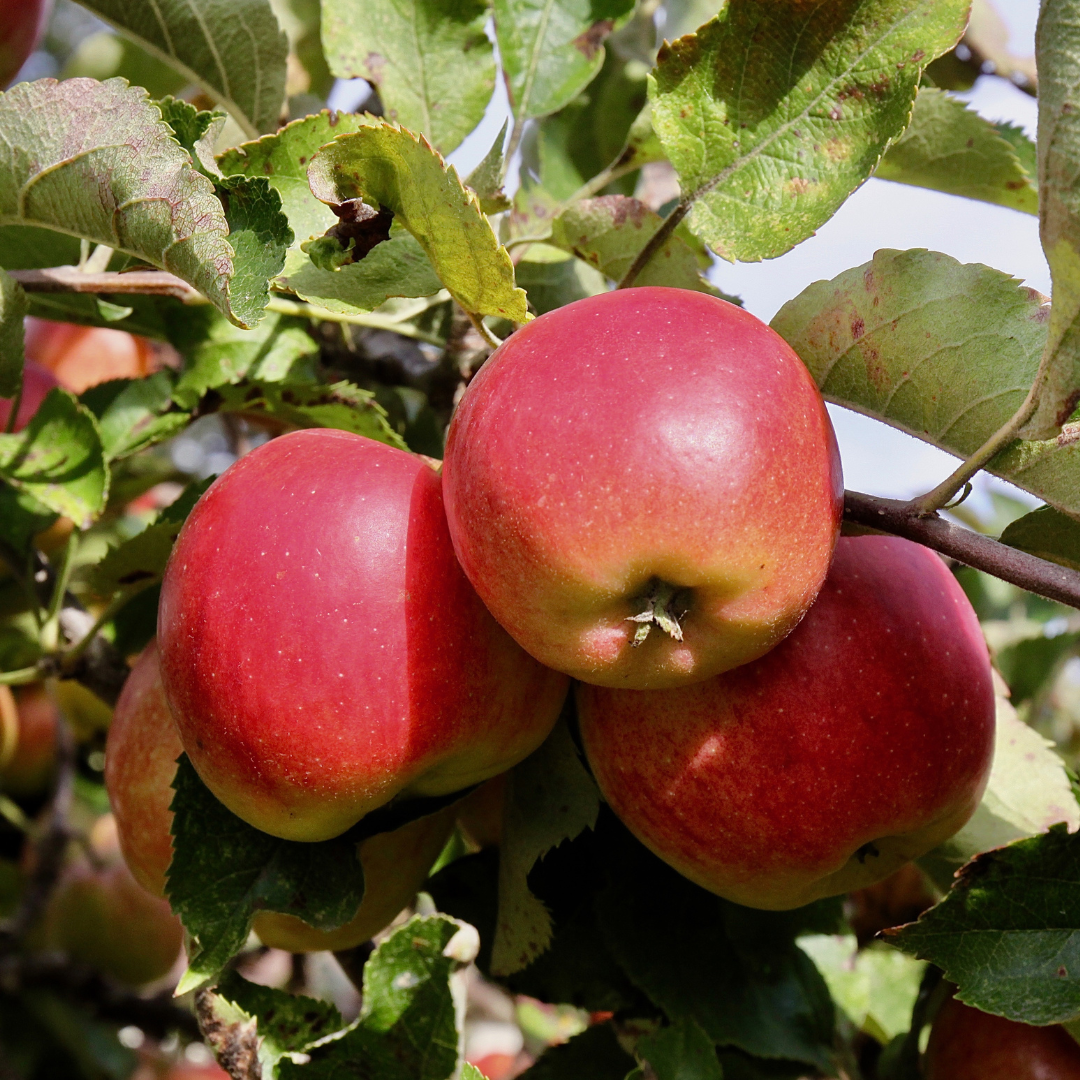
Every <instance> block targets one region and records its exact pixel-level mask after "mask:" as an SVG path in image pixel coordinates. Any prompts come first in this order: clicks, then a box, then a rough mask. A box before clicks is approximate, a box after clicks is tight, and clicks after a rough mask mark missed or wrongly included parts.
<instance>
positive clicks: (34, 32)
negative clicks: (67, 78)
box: [0, 0, 52, 90]
mask: <svg viewBox="0 0 1080 1080" xmlns="http://www.w3.org/2000/svg"><path fill="white" fill-rule="evenodd" d="M51 13H52V0H0V29H2V31H3V32H2V33H0V90H3V89H4V87H6V86H7V85H8V84H9V83H10V82H11V80H12V79H14V78H15V76H16V75H18V74H19V69H20V68H21V67H22V66H23V64H25V63H26V61H27V58H28V57H29V56H30V54H31V53H32V52H33V51H34V49H36V48H37V45H38V42H39V41H41V39H42V37H43V36H44V34H45V27H46V26H47V25H48V23H49V15H50V14H51Z"/></svg>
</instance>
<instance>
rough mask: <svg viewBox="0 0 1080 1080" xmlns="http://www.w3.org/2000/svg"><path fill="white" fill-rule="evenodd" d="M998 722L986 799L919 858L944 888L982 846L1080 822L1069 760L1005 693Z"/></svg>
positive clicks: (1002, 697) (999, 843)
mask: <svg viewBox="0 0 1080 1080" xmlns="http://www.w3.org/2000/svg"><path fill="white" fill-rule="evenodd" d="M996 725H997V729H996V733H995V739H994V761H993V765H992V766H991V769H990V779H989V781H988V782H987V785H986V792H985V794H984V795H983V797H982V801H981V802H980V803H979V805H978V807H977V808H976V810H975V813H974V814H973V815H972V817H971V820H970V821H968V823H967V824H966V825H965V826H964V827H963V828H962V829H961V830H960V831H959V832H958V833H956V835H955V836H952V837H950V839H948V840H946V841H945V843H944V844H942V845H940V846H939V847H937V848H935V849H934V850H933V851H931V852H929V853H928V854H927V855H924V856H923V857H922V858H921V859H920V860H919V865H920V866H921V867H922V868H923V869H924V870H926V872H927V873H928V874H930V876H931V877H932V878H933V879H934V881H935V882H936V883H937V885H938V886H939V887H940V888H941V889H942V890H945V889H948V888H949V886H950V884H951V883H952V877H953V874H954V873H955V872H956V871H957V870H958V869H959V868H960V867H961V866H963V864H964V863H966V862H967V861H968V860H969V859H971V858H973V857H974V856H975V855H978V854H979V853H980V852H982V851H987V850H989V849H990V848H996V847H1000V846H1001V845H1002V844H1008V843H1011V842H1012V841H1013V840H1019V839H1021V838H1023V837H1027V836H1034V835H1035V834H1036V833H1041V832H1045V831H1046V830H1047V829H1049V828H1050V827H1051V826H1052V825H1054V824H1056V823H1057V822H1065V823H1066V824H1067V825H1068V827H1069V828H1070V829H1076V828H1078V827H1080V806H1078V805H1077V802H1076V799H1075V798H1074V796H1073V791H1072V786H1071V783H1070V781H1069V774H1068V772H1067V771H1066V769H1065V763H1064V762H1063V761H1062V760H1061V758H1060V757H1058V755H1057V754H1056V753H1054V751H1053V749H1052V744H1051V743H1049V742H1048V741H1047V740H1046V739H1044V738H1043V737H1042V736H1041V735H1040V734H1039V733H1038V732H1037V731H1033V730H1032V729H1031V728H1030V727H1028V725H1027V724H1025V723H1024V722H1023V721H1022V720H1021V719H1020V718H1019V717H1018V716H1017V715H1016V710H1015V709H1014V708H1013V706H1012V704H1011V703H1010V702H1009V699H1008V698H1006V697H1004V696H1002V695H1001V694H1000V693H999V694H998V697H997V718H996Z"/></svg>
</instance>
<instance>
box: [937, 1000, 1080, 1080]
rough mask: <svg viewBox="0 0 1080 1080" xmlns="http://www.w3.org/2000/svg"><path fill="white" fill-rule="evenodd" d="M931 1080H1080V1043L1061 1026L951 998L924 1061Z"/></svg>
mask: <svg viewBox="0 0 1080 1080" xmlns="http://www.w3.org/2000/svg"><path fill="white" fill-rule="evenodd" d="M923 1076H924V1077H925V1078H926V1080H1080V1045H1078V1044H1077V1042H1076V1040H1075V1039H1074V1038H1073V1037H1072V1036H1071V1035H1070V1034H1069V1033H1068V1032H1067V1031H1066V1030H1065V1029H1064V1028H1063V1027H1062V1026H1061V1025H1060V1024H1052V1025H1050V1026H1049V1027H1033V1026H1032V1025H1031V1024H1020V1023H1017V1022H1016V1021H1015V1020H1006V1019H1005V1018H1004V1017H1002V1016H991V1015H990V1014H989V1013H984V1012H980V1011H979V1010H978V1009H973V1008H971V1007H970V1006H968V1005H964V1004H963V1003H962V1002H960V1001H957V1000H956V998H954V997H953V998H949V999H948V1001H946V1002H945V1004H944V1005H942V1006H941V1008H940V1009H939V1010H938V1014H937V1016H936V1017H935V1019H934V1026H933V1027H932V1028H931V1029H930V1041H929V1043H928V1044H927V1047H926V1057H925V1059H924V1061H923Z"/></svg>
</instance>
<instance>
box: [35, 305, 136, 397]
mask: <svg viewBox="0 0 1080 1080" xmlns="http://www.w3.org/2000/svg"><path fill="white" fill-rule="evenodd" d="M26 355H27V356H28V357H30V358H31V359H32V360H35V361H36V362H37V363H39V364H41V365H42V367H45V368H47V369H48V370H49V371H51V372H52V373H53V375H55V376H56V378H57V379H58V380H59V382H60V385H61V386H64V387H66V388H67V389H68V390H70V391H71V392H72V393H73V394H81V393H82V392H83V391H84V390H87V389H89V388H90V387H91V386H96V385H97V384H98V383H103V382H108V381H109V380H110V379H141V378H142V377H143V376H144V375H149V374H150V373H151V372H152V371H154V369H155V367H156V363H155V356H154V347H153V345H152V344H151V343H150V342H149V341H148V340H147V339H146V338H142V337H136V336H135V335H134V334H129V333H127V332H126V331H124V330H112V329H110V328H108V327H104V326H77V325H75V324H74V323H64V322H54V321H53V320H51V319H36V318H34V317H33V316H31V317H29V318H28V319H27V320H26Z"/></svg>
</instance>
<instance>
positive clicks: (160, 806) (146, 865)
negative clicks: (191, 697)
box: [105, 642, 454, 952]
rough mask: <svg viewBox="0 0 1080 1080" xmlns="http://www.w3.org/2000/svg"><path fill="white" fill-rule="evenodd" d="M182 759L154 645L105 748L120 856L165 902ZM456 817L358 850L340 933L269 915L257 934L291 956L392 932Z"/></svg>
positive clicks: (376, 839)
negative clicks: (352, 906) (350, 908)
mask: <svg viewBox="0 0 1080 1080" xmlns="http://www.w3.org/2000/svg"><path fill="white" fill-rule="evenodd" d="M182 752H183V747H182V746H181V745H180V736H179V735H178V734H177V732H176V725H175V724H174V723H173V719H172V716H171V714H170V712H169V707H168V704H167V702H166V700H165V692H164V690H163V688H162V684H161V667H160V663H159V657H158V651H157V645H156V642H151V643H150V644H149V645H148V646H147V647H146V649H144V650H143V653H142V655H141V656H140V657H139V660H138V662H137V663H136V664H135V667H134V668H133V669H132V672H131V675H129V676H128V680H127V682H126V683H125V684H124V689H123V692H122V693H121V695H120V700H119V701H118V702H117V705H116V713H115V717H114V720H113V725H112V727H111V728H110V729H109V736H108V740H107V742H106V744H105V786H106V788H107V789H108V792H109V802H110V804H111V806H112V808H113V813H114V815H115V818H116V825H117V832H118V834H119V842H120V849H121V851H122V852H123V855H124V859H125V861H126V862H127V865H128V867H129V868H130V870H131V873H132V874H133V875H134V877H135V879H136V880H137V881H138V882H139V884H140V885H142V886H143V888H145V889H148V890H149V891H150V892H152V893H154V894H155V895H156V896H164V895H165V876H166V872H167V870H168V868H169V863H170V862H171V860H172V837H171V836H170V829H171V827H172V811H171V810H170V809H169V806H170V804H171V802H172V798H173V791H172V786H171V785H172V781H173V777H174V776H175V775H176V759H177V758H178V757H179V756H180V754H181V753H182ZM453 822H454V811H453V808H447V809H446V810H443V811H441V812H440V813H438V814H432V815H429V816H428V817H424V818H419V819H417V820H416V821H411V822H409V823H408V824H406V825H403V826H402V827H401V828H400V829H396V830H394V831H393V832H388V833H379V834H377V835H376V836H372V837H369V838H368V839H367V840H364V841H363V842H362V843H361V844H360V846H359V857H360V865H361V866H362V867H363V868H364V882H365V892H364V900H363V903H362V904H361V905H360V910H359V911H358V912H357V913H356V916H355V918H353V919H352V920H351V921H350V922H348V923H347V924H346V925H345V926H343V927H341V928H340V929H338V930H332V931H322V930H316V929H314V928H313V927H311V926H308V925H307V924H306V923H304V922H302V921H301V920H300V919H297V918H294V917H293V916H291V915H280V914H276V913H273V912H263V913H262V914H260V915H257V916H256V918H255V932H256V934H258V935H259V938H260V939H261V940H262V942H263V944H264V945H268V946H270V947H271V948H275V949H285V950H287V951H288V952H319V951H322V950H325V949H351V948H353V947H354V946H356V945H359V944H360V943H361V942H364V941H367V940H368V939H369V938H370V937H372V936H373V935H375V934H377V933H378V932H379V931H380V930H382V929H383V927H385V926H387V925H388V924H389V923H390V922H391V921H393V919H394V917H395V916H396V915H397V914H398V912H400V911H401V910H402V909H403V908H404V907H406V906H407V905H408V904H410V903H411V902H412V900H413V897H414V896H416V893H417V891H418V890H419V888H420V886H421V885H422V884H423V883H424V880H425V879H426V878H427V874H428V870H430V869H431V866H432V864H433V863H434V862H435V860H436V858H437V857H438V855H439V852H440V851H441V850H442V848H443V845H444V844H445V843H446V841H447V839H448V838H449V835H450V831H451V829H452V828H453Z"/></svg>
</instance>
